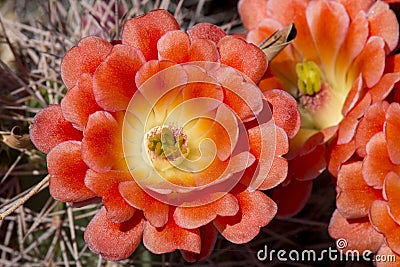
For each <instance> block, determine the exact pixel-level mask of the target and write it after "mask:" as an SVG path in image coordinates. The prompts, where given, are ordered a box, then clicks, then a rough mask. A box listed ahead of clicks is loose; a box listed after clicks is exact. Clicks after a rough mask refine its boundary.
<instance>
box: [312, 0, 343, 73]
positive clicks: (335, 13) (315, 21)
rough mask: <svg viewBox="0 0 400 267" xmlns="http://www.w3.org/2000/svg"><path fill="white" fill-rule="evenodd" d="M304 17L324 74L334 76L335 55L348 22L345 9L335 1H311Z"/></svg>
mask: <svg viewBox="0 0 400 267" xmlns="http://www.w3.org/2000/svg"><path fill="white" fill-rule="evenodd" d="M306 18H307V22H308V25H309V27H310V31H311V36H312V38H313V40H314V43H315V47H316V49H317V50H316V51H317V53H318V54H319V57H320V59H321V63H322V64H323V65H324V66H325V67H324V69H325V74H326V75H327V76H328V77H329V78H331V77H332V78H334V75H335V74H334V71H335V68H334V64H335V62H336V57H337V54H338V52H339V49H340V47H341V46H342V44H343V42H344V40H345V37H346V34H347V30H348V28H349V24H350V19H349V16H348V14H347V12H346V9H345V8H344V7H343V5H341V4H340V3H338V2H336V1H311V2H309V4H308V6H307V9H306ZM327 32H329V34H326V33H327Z"/></svg>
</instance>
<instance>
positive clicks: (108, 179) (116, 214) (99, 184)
mask: <svg viewBox="0 0 400 267" xmlns="http://www.w3.org/2000/svg"><path fill="white" fill-rule="evenodd" d="M132 179H133V178H132V176H131V174H130V173H129V172H128V171H109V172H106V173H97V172H95V171H92V170H88V171H87V173H86V177H85V185H86V186H87V187H88V188H90V189H91V190H92V191H93V192H95V193H96V195H97V196H100V197H102V198H103V205H104V206H105V208H106V210H107V213H106V216H107V219H109V220H110V221H112V222H116V223H121V222H124V221H126V220H129V219H130V218H131V217H132V216H133V214H134V213H135V210H136V209H135V208H133V207H132V206H130V205H129V204H128V203H127V202H126V201H125V200H124V198H122V196H121V194H120V193H119V190H118V185H119V183H121V182H124V181H131V180H132Z"/></svg>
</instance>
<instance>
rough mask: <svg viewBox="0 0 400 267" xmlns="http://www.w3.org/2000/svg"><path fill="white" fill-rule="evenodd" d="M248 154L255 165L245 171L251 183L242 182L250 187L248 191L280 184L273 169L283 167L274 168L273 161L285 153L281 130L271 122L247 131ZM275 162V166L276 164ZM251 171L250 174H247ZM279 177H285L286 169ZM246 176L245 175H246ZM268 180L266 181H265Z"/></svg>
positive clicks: (286, 143) (285, 143) (286, 142)
mask: <svg viewBox="0 0 400 267" xmlns="http://www.w3.org/2000/svg"><path fill="white" fill-rule="evenodd" d="M248 137H249V144H250V152H251V153H252V154H253V155H254V156H255V157H256V159H257V161H256V164H255V165H253V166H252V168H251V169H249V170H246V173H245V174H248V175H249V177H248V178H250V179H251V181H247V179H246V181H242V182H245V184H246V183H248V182H250V185H249V187H248V190H249V191H254V190H256V189H257V188H258V187H260V185H262V184H263V187H268V186H272V185H274V184H275V183H279V182H280V176H279V175H278V176H276V175H275V174H274V172H275V171H276V170H272V168H273V167H278V168H279V167H284V166H283V165H278V166H274V165H273V164H274V160H275V158H277V157H278V156H281V155H283V154H285V153H287V151H288V148H289V144H288V139H287V136H286V133H285V131H284V130H283V129H281V128H279V127H276V126H275V124H274V123H273V121H272V120H270V121H269V122H266V123H262V124H260V125H257V126H255V127H252V128H250V129H248ZM278 163H279V161H276V162H275V164H278ZM249 171H251V173H250V172H249ZM282 171H283V173H281V175H282V174H283V175H286V173H287V169H286V170H283V169H282ZM246 176H247V175H246ZM267 179H268V181H266V180H267Z"/></svg>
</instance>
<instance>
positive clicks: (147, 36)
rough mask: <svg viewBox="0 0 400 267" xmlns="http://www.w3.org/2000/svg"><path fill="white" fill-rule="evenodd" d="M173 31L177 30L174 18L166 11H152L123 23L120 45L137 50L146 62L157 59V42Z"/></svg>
mask: <svg viewBox="0 0 400 267" xmlns="http://www.w3.org/2000/svg"><path fill="white" fill-rule="evenodd" d="M173 30H179V25H178V23H177V22H176V20H175V18H174V17H173V16H172V15H171V14H170V13H169V12H168V11H166V10H161V9H160V10H153V11H150V12H149V13H147V14H145V15H142V16H139V17H136V18H133V19H130V20H128V21H127V22H126V23H125V25H124V28H123V30H122V43H123V44H126V45H130V46H133V47H136V48H139V49H140V50H141V51H142V53H143V55H144V56H145V58H146V60H150V59H157V56H158V51H157V42H158V40H159V39H160V38H161V36H163V35H164V34H165V33H166V32H169V31H173Z"/></svg>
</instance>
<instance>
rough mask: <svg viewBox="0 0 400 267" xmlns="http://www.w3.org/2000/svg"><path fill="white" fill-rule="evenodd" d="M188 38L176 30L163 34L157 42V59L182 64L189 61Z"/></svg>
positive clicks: (185, 34)
mask: <svg viewBox="0 0 400 267" xmlns="http://www.w3.org/2000/svg"><path fill="white" fill-rule="evenodd" d="M189 46H190V41H189V36H188V35H187V33H185V32H182V31H179V30H176V31H169V32H167V33H165V34H164V35H163V36H162V37H161V38H160V40H158V42H157V50H158V57H159V59H160V60H171V61H173V62H176V63H183V62H186V61H188V59H189Z"/></svg>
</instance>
